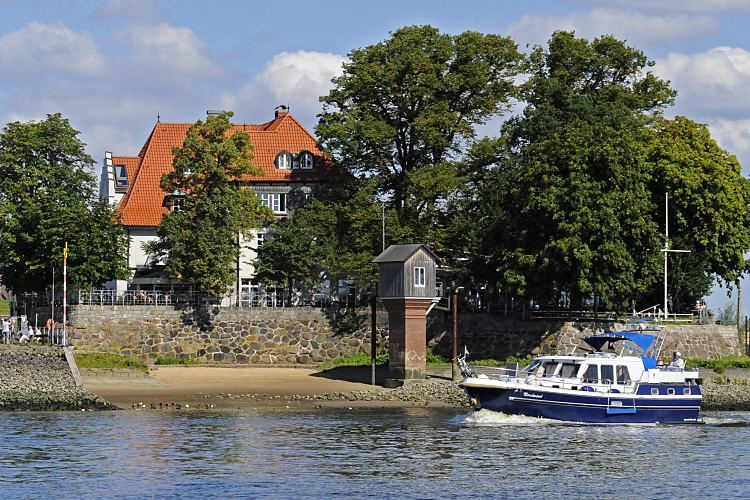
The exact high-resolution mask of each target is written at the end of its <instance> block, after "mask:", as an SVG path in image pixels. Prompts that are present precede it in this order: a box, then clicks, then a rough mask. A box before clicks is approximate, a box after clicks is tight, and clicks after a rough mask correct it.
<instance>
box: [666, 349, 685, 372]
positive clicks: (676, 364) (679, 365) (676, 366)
mask: <svg viewBox="0 0 750 500" xmlns="http://www.w3.org/2000/svg"><path fill="white" fill-rule="evenodd" d="M667 369H670V370H684V369H685V360H684V359H682V353H681V352H680V351H676V352H675V353H674V354H672V362H671V363H669V366H667Z"/></svg>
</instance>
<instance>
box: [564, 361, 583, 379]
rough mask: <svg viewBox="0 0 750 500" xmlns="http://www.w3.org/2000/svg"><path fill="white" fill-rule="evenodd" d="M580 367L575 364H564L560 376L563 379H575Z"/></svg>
mask: <svg viewBox="0 0 750 500" xmlns="http://www.w3.org/2000/svg"><path fill="white" fill-rule="evenodd" d="M578 367H579V365H577V364H575V363H563V364H562V367H561V368H560V376H561V377H563V378H575V377H576V375H578Z"/></svg>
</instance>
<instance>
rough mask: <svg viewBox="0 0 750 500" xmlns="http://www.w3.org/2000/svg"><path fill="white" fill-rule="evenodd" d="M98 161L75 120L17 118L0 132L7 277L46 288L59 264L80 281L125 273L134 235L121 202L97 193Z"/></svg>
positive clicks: (25, 287)
mask: <svg viewBox="0 0 750 500" xmlns="http://www.w3.org/2000/svg"><path fill="white" fill-rule="evenodd" d="M93 163H94V162H93V160H92V159H91V157H90V156H89V155H87V154H86V152H85V150H84V144H83V143H82V142H81V141H80V139H78V132H77V131H76V130H74V129H73V128H72V127H71V126H70V123H69V122H68V120H67V119H65V118H63V117H62V116H61V115H60V114H54V115H48V116H47V118H46V119H45V120H42V121H39V122H28V123H21V122H13V123H9V124H8V125H7V126H6V127H5V129H4V130H3V133H2V135H0V219H1V220H3V223H2V224H0V280H2V282H3V283H4V284H5V285H6V286H8V287H9V288H11V289H13V290H14V291H16V292H30V291H36V292H40V291H43V290H44V289H45V288H46V287H47V286H48V285H49V284H50V283H51V282H52V265H53V264H54V265H55V266H56V268H57V276H58V279H59V277H60V276H61V269H62V259H63V247H64V246H65V242H68V246H69V256H68V266H69V278H68V281H69V283H70V284H71V285H73V286H74V287H78V288H85V287H90V286H92V285H97V284H101V283H102V282H104V281H107V280H110V279H124V278H127V277H128V275H129V270H128V268H127V260H126V259H127V235H126V233H125V231H124V229H123V227H122V226H121V225H120V223H119V221H118V218H117V215H116V212H115V209H114V207H111V206H109V205H108V204H107V203H106V202H105V201H103V200H98V199H97V196H96V183H95V179H94V176H93V174H92V173H91V170H92V166H93Z"/></svg>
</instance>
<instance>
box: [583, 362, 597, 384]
mask: <svg viewBox="0 0 750 500" xmlns="http://www.w3.org/2000/svg"><path fill="white" fill-rule="evenodd" d="M598 368H599V367H598V366H596V365H588V366H587V367H586V371H585V372H583V381H584V382H597V381H598V380H599V370H598Z"/></svg>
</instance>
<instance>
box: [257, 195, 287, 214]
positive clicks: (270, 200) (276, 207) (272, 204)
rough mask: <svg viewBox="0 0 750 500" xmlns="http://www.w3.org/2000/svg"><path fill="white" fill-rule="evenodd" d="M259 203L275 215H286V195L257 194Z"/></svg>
mask: <svg viewBox="0 0 750 500" xmlns="http://www.w3.org/2000/svg"><path fill="white" fill-rule="evenodd" d="M259 197H260V203H261V204H262V205H263V206H264V207H268V208H270V209H271V210H273V212H274V213H277V214H285V213H286V193H259Z"/></svg>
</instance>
